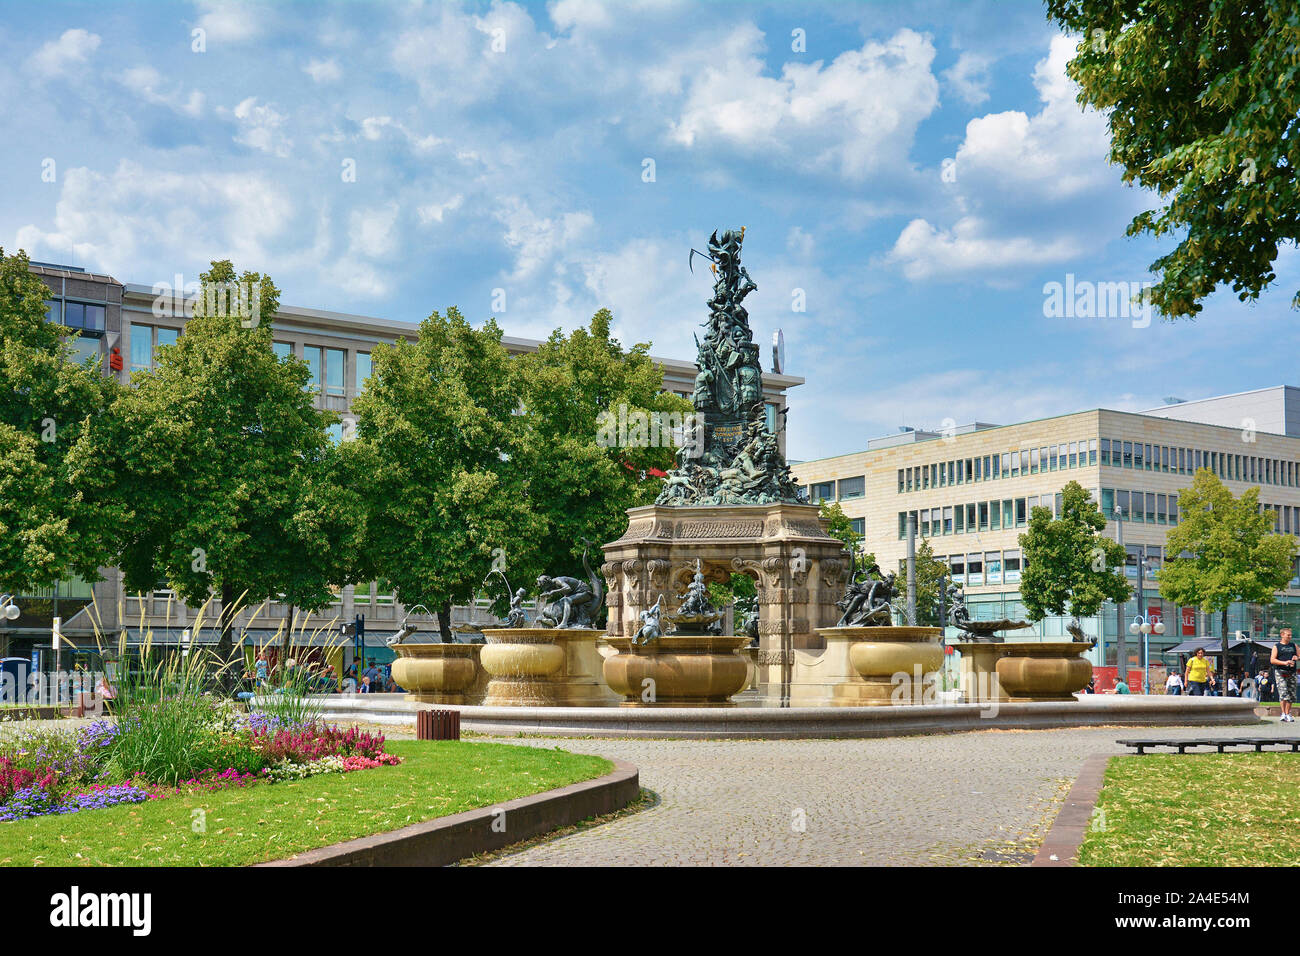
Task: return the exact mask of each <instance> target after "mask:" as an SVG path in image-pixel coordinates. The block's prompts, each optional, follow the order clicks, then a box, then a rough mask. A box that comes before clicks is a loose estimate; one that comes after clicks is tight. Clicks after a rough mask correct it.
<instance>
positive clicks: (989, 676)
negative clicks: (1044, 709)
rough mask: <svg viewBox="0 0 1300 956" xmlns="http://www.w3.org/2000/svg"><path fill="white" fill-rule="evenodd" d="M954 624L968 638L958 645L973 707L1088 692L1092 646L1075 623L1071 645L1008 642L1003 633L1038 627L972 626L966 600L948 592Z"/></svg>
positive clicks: (1007, 623) (967, 696) (1068, 697)
mask: <svg viewBox="0 0 1300 956" xmlns="http://www.w3.org/2000/svg"><path fill="white" fill-rule="evenodd" d="M948 601H949V606H950V607H951V608H952V612H951V615H952V616H951V623H952V625H953V626H954V627H956V628H957V629H958V630H960V631H962V632H963V633H964V634H965V635H966V638H967V639H966V640H964V641H954V642H953V645H952V646H953V647H954V648H955V649H956V650H957V651H959V652H960V653H961V682H960V686H961V691H962V696H963V698H964V699H965V700H966V701H968V702H972V703H976V702H978V703H985V702H991V701H992V702H996V701H1028V700H1074V694H1075V693H1076V692H1077V691H1080V690H1083V688H1085V687H1087V686H1088V681H1090V680H1091V679H1092V664H1091V663H1089V662H1088V661H1087V660H1085V659H1084V658H1083V657H1082V656H1081V655H1082V654H1084V653H1085V652H1086V651H1088V650H1091V649H1092V647H1093V643H1094V642H1092V641H1091V640H1090V639H1088V638H1087V637H1085V636H1084V634H1083V631H1082V630H1081V629H1080V628H1079V626H1078V622H1077V621H1075V622H1073V623H1072V625H1071V628H1070V632H1071V635H1072V636H1073V637H1074V639H1073V640H1070V641H1007V640H1006V639H1005V638H1002V637H999V636H998V635H999V634H1000V633H1001V632H1004V631H1016V630H1023V629H1024V628H1028V627H1033V624H1031V623H1030V622H1029V621H1013V620H1009V619H1005V618H1004V619H1001V620H996V621H972V620H971V619H970V612H969V611H968V610H967V608H966V599H965V596H964V595H963V594H962V593H961V590H960V589H959V588H957V587H956V586H955V585H951V584H950V585H949V587H948Z"/></svg>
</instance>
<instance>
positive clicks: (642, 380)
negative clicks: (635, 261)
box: [515, 309, 692, 573]
mask: <svg viewBox="0 0 1300 956" xmlns="http://www.w3.org/2000/svg"><path fill="white" fill-rule="evenodd" d="M612 321H613V316H612V315H611V314H610V312H609V311H608V310H607V309H601V310H600V311H599V312H597V313H596V314H595V315H594V316H593V317H592V319H591V323H590V325H589V327H588V328H585V329H583V328H579V329H575V330H574V331H573V332H571V333H569V334H568V335H565V334H564V333H563V332H562V331H560V330H558V329H557V330H556V331H555V332H554V333H552V334H551V336H550V338H548V339H547V340H546V341H545V342H543V343H542V344H541V346H540V347H539V348H538V349H537V351H536V352H532V353H526V354H524V355H520V356H518V357H517V358H516V359H515V377H516V381H517V382H518V388H519V394H520V397H521V401H522V404H523V410H524V419H523V424H524V432H523V452H522V458H521V462H520V464H521V466H522V468H523V469H524V471H525V472H526V481H527V488H528V491H527V496H528V500H529V502H530V503H531V505H532V508H533V510H534V511H535V512H536V514H537V515H538V516H540V518H541V520H543V521H544V523H545V530H544V531H543V532H542V534H541V535H540V537H539V538H538V540H537V541H536V542H535V545H536V548H535V551H534V552H533V554H531V555H527V556H526V555H523V554H520V555H519V556H518V557H520V558H525V557H528V558H531V559H532V563H531V564H529V565H528V569H529V570H531V571H533V572H542V571H549V572H551V573H555V572H556V571H561V572H564V573H568V572H567V571H565V570H564V569H565V568H566V567H569V566H571V565H573V562H574V559H575V558H577V557H579V556H580V555H581V553H582V547H583V545H582V540H583V539H584V538H585V539H587V540H589V541H591V542H593V543H594V544H595V546H596V547H597V548H599V546H600V544H602V543H603V542H605V541H612V540H614V539H615V538H617V537H618V536H619V535H621V534H622V533H623V531H624V530H625V529H626V527H627V515H626V514H625V512H626V511H627V509H628V508H632V507H635V506H637V505H644V504H651V503H653V502H654V500H655V497H656V496H657V495H658V494H659V487H660V484H661V480H660V478H658V477H656V476H655V474H654V473H655V472H656V471H657V472H659V473H661V474H662V473H663V472H665V471H666V470H667V469H668V468H670V467H671V466H672V464H673V456H674V453H675V449H674V447H673V434H672V430H673V425H674V424H679V423H680V422H681V421H682V418H683V416H685V415H689V414H690V413H691V412H692V407H691V403H690V402H688V401H687V400H686V399H684V398H681V397H679V396H677V395H673V394H672V393H670V392H665V391H664V388H663V369H662V368H661V367H660V366H659V365H658V364H657V363H655V362H654V361H653V360H652V359H651V358H650V356H649V354H648V348H649V347H648V346H646V345H643V344H638V345H634V346H632V347H631V348H630V349H628V350H626V351H624V349H623V347H622V345H621V344H620V343H619V341H618V340H617V339H615V338H612V337H611V336H610V325H611V323H612ZM600 560H601V556H600V552H599V551H598V550H597V551H596V552H595V553H594V554H593V555H592V562H593V564H594V565H595V564H599V563H600Z"/></svg>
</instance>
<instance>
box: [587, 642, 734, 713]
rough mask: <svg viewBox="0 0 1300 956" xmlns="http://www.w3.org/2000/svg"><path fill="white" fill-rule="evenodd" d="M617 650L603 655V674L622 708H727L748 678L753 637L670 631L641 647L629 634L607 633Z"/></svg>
mask: <svg viewBox="0 0 1300 956" xmlns="http://www.w3.org/2000/svg"><path fill="white" fill-rule="evenodd" d="M605 640H606V643H607V644H608V645H609V646H610V647H612V648H614V650H615V651H616V652H617V653H615V654H612V655H610V656H609V657H607V658H605V663H604V675H605V683H607V684H608V685H609V687H610V689H611V690H612V691H614V692H615V693H616V694H619V695H621V696H622V698H623V706H624V707H654V706H660V707H680V706H682V705H685V704H693V705H697V706H714V707H726V706H730V705H731V695H732V694H735V693H738V692H739V691H741V690H743V689H744V687H745V684H746V682H747V680H748V679H749V662H748V658H747V657H742V656H741V655H740V653H738V652H739V651H740V650H741V648H743V647H745V646H746V645H747V644H749V638H748V637H746V636H745V635H743V634H741V635H739V636H727V635H714V634H669V635H665V636H663V637H659V638H656V639H655V640H653V641H651V642H650V643H649V644H645V645H642V646H637V645H634V644H633V643H632V639H631V638H629V637H608V638H606V639H605Z"/></svg>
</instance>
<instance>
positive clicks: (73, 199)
mask: <svg viewBox="0 0 1300 956" xmlns="http://www.w3.org/2000/svg"><path fill="white" fill-rule="evenodd" d="M292 209H293V206H292V204H291V202H290V201H289V200H288V198H287V197H286V196H285V195H284V194H283V193H282V192H281V191H280V190H279V189H278V188H276V187H275V186H274V185H272V184H271V183H270V182H268V181H267V180H266V179H264V178H263V177H261V176H259V175H257V174H250V173H247V172H203V173H176V172H171V171H168V170H163V169H151V168H146V167H145V166H142V165H141V164H140V163H137V162H134V161H131V160H122V161H121V162H119V163H118V165H117V168H116V169H115V170H113V171H112V172H111V173H107V174H104V173H99V172H95V171H92V170H90V169H86V168H84V167H77V168H73V169H69V170H67V171H66V172H65V173H64V174H63V177H62V191H61V193H60V195H59V200H58V202H57V204H56V205H55V212H54V222H53V225H52V226H51V227H50V228H48V229H46V228H42V227H41V226H38V225H34V224H29V225H26V226H23V227H21V228H20V229H19V230H18V234H17V244H18V245H19V246H22V247H24V248H26V249H28V250H29V251H30V252H31V253H32V255H33V256H35V257H38V258H52V259H55V260H58V259H60V258H65V257H66V256H68V255H69V254H71V255H73V256H75V258H76V259H77V261H79V262H86V263H88V264H90V265H91V266H92V267H94V268H96V269H98V270H100V271H103V272H107V273H110V274H113V275H116V276H118V277H119V278H122V279H124V280H126V281H145V282H148V281H153V277H158V278H163V277H170V275H171V274H172V273H173V272H175V271H177V270H178V269H179V268H181V267H183V266H184V264H185V263H192V264H194V263H198V264H206V263H207V262H208V261H209V260H211V259H215V258H225V257H229V258H231V259H233V260H235V261H237V262H246V263H263V262H265V261H266V260H267V258H268V249H269V248H270V246H271V245H272V243H273V242H274V241H275V240H276V239H278V238H280V237H282V236H283V235H284V233H285V231H286V230H287V229H288V228H289V227H290V226H291V225H292V222H293V217H292V215H291V213H292Z"/></svg>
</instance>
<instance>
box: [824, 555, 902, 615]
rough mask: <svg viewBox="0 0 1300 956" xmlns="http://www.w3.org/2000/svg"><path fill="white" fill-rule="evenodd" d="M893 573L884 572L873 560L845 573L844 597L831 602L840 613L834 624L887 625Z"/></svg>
mask: <svg viewBox="0 0 1300 956" xmlns="http://www.w3.org/2000/svg"><path fill="white" fill-rule="evenodd" d="M895 578H896V575H895V574H894V573H893V572H892V571H891V572H890V573H888V574H884V573H882V572H881V570H880V566H879V565H877V564H875V563H874V562H873V563H872V565H871V566H870V567H868V568H863V569H861V570H859V571H855V572H854V573H853V574H850V575H849V580H848V584H847V586H846V588H845V591H844V597H842V598H840V599H839V601H837V602H836V603H835V606H836V607H838V608H839V609H840V610H841V611H843V612H844V613H843V614H842V615H841V616H840V619H839V621H838V622H836V624H835V626H836V627H888V626H889V625H890V624H892V623H893V620H894V599H895V598H897V597H898V589H897V588H896V587H895V585H894V581H895Z"/></svg>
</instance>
